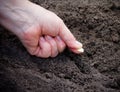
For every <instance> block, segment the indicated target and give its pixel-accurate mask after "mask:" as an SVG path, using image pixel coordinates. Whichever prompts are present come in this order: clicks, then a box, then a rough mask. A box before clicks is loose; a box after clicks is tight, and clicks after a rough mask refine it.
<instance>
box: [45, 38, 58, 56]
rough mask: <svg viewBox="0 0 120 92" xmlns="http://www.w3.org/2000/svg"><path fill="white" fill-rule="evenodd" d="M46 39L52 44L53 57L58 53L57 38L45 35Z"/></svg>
mask: <svg viewBox="0 0 120 92" xmlns="http://www.w3.org/2000/svg"><path fill="white" fill-rule="evenodd" d="M45 39H46V40H47V41H48V43H49V44H50V45H51V57H55V56H57V55H58V49H57V44H56V42H55V40H54V39H53V38H52V37H51V36H45Z"/></svg>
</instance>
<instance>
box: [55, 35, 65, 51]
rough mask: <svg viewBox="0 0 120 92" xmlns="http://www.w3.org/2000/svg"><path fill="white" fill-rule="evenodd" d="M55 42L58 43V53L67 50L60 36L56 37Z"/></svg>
mask: <svg viewBox="0 0 120 92" xmlns="http://www.w3.org/2000/svg"><path fill="white" fill-rule="evenodd" d="M55 41H56V43H57V48H58V51H59V52H62V51H63V50H64V49H65V47H66V45H65V43H64V41H63V40H62V39H61V38H60V37H59V36H56V37H55Z"/></svg>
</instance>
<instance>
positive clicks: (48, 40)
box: [0, 0, 83, 58]
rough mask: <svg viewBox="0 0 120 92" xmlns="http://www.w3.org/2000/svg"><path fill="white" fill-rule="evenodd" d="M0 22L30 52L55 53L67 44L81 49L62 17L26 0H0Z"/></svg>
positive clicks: (72, 47)
mask: <svg viewBox="0 0 120 92" xmlns="http://www.w3.org/2000/svg"><path fill="white" fill-rule="evenodd" d="M0 23H1V24H2V25H3V26H4V27H6V28H7V29H8V30H10V31H11V32H13V33H14V34H15V35H16V36H17V37H18V38H19V39H20V41H21V42H22V43H23V45H24V46H25V48H26V49H27V51H28V52H29V53H30V54H31V55H35V56H37V57H42V58H48V57H55V56H57V55H58V53H61V52H62V51H63V50H64V49H65V47H66V46H67V47H68V48H69V49H70V50H71V51H73V52H74V53H76V54H80V53H82V52H83V48H82V44H81V43H80V42H78V41H77V40H76V39H75V37H74V36H73V34H72V33H71V32H70V30H69V29H68V28H67V27H66V25H65V24H64V22H63V20H62V19H61V18H59V17H58V16H57V15H56V14H55V13H53V12H51V11H49V10H46V9H44V8H43V7H41V6H39V5H36V4H34V3H32V2H30V1H29V0H0Z"/></svg>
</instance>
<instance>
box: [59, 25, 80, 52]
mask: <svg viewBox="0 0 120 92" xmlns="http://www.w3.org/2000/svg"><path fill="white" fill-rule="evenodd" d="M59 35H60V37H61V38H62V40H63V41H64V42H65V43H66V44H67V46H68V47H69V48H70V49H71V50H72V51H73V52H74V53H77V54H78V52H76V51H74V50H78V49H81V48H82V43H80V42H78V41H77V40H76V39H75V37H74V36H73V35H72V33H71V32H70V30H69V29H68V28H67V27H66V26H65V24H63V27H62V29H61V30H60V33H59ZM79 53H81V52H80V51H79Z"/></svg>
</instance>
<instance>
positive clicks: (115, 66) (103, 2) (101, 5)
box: [0, 0, 120, 92]
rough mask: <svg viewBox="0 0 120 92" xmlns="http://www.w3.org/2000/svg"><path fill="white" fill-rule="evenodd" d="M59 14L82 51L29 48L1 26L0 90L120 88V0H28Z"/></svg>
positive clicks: (105, 91)
mask: <svg viewBox="0 0 120 92" xmlns="http://www.w3.org/2000/svg"><path fill="white" fill-rule="evenodd" d="M32 2H34V3H36V4H39V5H41V6H43V7H45V8H46V9H49V10H51V11H53V12H55V13H56V14H57V15H58V16H59V17H61V18H62V19H63V20H64V22H65V23H66V25H67V26H68V28H69V29H70V30H71V32H72V33H73V34H74V36H75V37H76V38H77V39H78V40H79V41H80V42H82V43H83V45H84V49H85V52H84V53H83V54H82V55H76V54H74V53H72V52H70V51H69V50H68V49H66V50H65V51H64V52H63V53H61V54H59V55H58V56H57V57H56V58H48V59H42V58H37V57H35V56H31V55H29V54H28V52H27V51H26V49H25V48H24V47H23V45H22V44H21V42H20V41H19V39H18V38H17V37H16V36H15V35H13V34H12V33H10V32H9V31H7V30H6V29H5V28H3V27H0V92H120V0H32Z"/></svg>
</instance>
